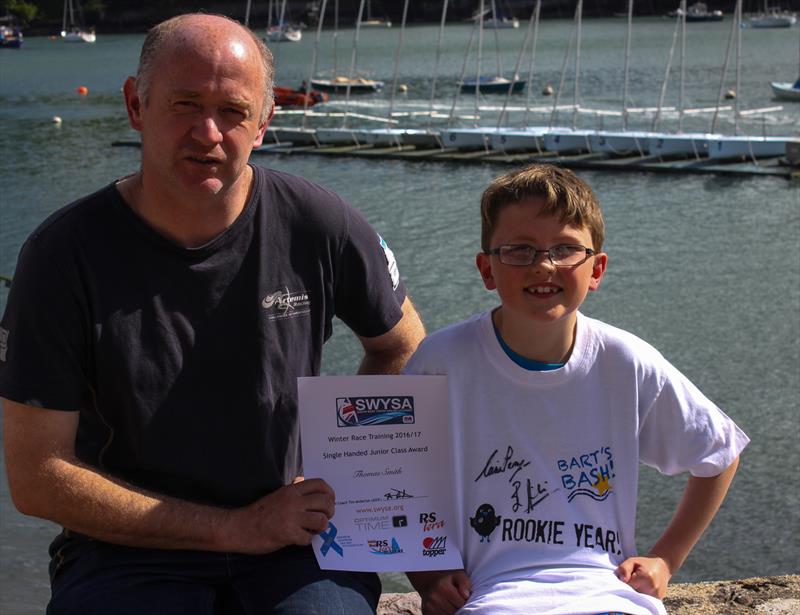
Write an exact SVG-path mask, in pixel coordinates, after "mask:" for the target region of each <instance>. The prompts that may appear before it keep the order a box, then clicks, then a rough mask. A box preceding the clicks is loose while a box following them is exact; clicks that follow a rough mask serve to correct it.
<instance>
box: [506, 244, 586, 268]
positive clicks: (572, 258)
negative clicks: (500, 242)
mask: <svg viewBox="0 0 800 615" xmlns="http://www.w3.org/2000/svg"><path fill="white" fill-rule="evenodd" d="M538 254H547V256H548V257H549V258H550V261H551V262H552V263H553V264H554V265H558V266H571V265H579V264H581V263H582V262H583V261H585V260H586V248H584V247H583V246H572V245H562V246H553V247H552V248H549V249H546V250H538V249H536V248H534V247H533V246H527V245H516V246H500V251H499V256H500V262H502V263H505V264H506V265H520V266H523V265H530V264H531V263H533V262H534V261H535V260H536V256H537V255H538Z"/></svg>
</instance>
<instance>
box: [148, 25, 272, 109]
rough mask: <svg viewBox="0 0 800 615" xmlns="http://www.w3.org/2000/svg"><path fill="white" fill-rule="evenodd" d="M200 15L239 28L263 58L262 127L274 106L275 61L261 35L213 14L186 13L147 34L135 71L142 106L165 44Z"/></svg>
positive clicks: (156, 26)
mask: <svg viewBox="0 0 800 615" xmlns="http://www.w3.org/2000/svg"><path fill="white" fill-rule="evenodd" d="M197 15H210V16H213V17H220V18H222V19H226V20H227V21H229V22H231V23H234V24H236V25H237V26H239V27H240V28H242V30H244V31H245V32H247V34H248V35H249V36H250V38H251V39H252V41H253V43H254V44H255V46H256V48H257V49H258V52H259V54H260V55H261V63H262V66H263V68H264V108H263V109H262V110H261V115H260V118H259V120H260V121H259V123H260V124H263V123H264V122H265V121H266V120H267V118H268V117H269V112H270V110H271V109H272V104H273V92H272V86H273V79H274V76H275V66H274V64H273V61H272V52H271V51H270V50H269V49H268V48H267V46H266V45H265V44H264V41H262V40H261V39H260V38H259V37H258V35H257V34H256V33H255V32H253V31H252V30H251V29H250V28H247V27H245V26H244V25H242V24H241V23H239V22H238V21H236V20H235V19H231V18H230V17H228V16H226V15H218V14H214V13H186V14H184V15H177V16H175V17H172V18H170V19H167V20H165V21H162V22H161V23H159V24H156V25H155V26H153V27H152V28H150V30H149V31H148V32H147V36H146V37H145V39H144V43H143V44H142V52H141V54H140V55H139V67H138V69H137V70H136V91H137V92H138V94H139V97H140V98H141V99H142V101H143V102H145V103H147V94H148V91H149V89H150V82H151V80H152V78H153V69H154V67H155V63H156V59H157V58H158V54H159V53H160V52H161V49H162V47H163V46H164V43H166V42H167V41H169V40H170V38H171V37H172V36H173V35H174V34H175V32H176V30H178V28H180V27H181V26H182V25H183V23H184V22H185V21H187V20H188V19H190V18H192V17H195V16H197Z"/></svg>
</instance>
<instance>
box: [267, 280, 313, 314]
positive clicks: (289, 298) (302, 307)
mask: <svg viewBox="0 0 800 615" xmlns="http://www.w3.org/2000/svg"><path fill="white" fill-rule="evenodd" d="M261 307H263V308H264V309H265V310H267V311H269V317H268V318H269V319H270V320H282V319H284V318H295V317H297V316H302V315H304V314H309V313H310V312H311V299H309V297H308V291H305V290H301V291H290V290H289V288H288V287H286V286H285V287H284V288H283V289H281V290H276V291H275V292H274V293H270V294H268V295H267V296H266V297H264V298H263V299H262V300H261Z"/></svg>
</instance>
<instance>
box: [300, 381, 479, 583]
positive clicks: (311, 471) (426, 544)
mask: <svg viewBox="0 0 800 615" xmlns="http://www.w3.org/2000/svg"><path fill="white" fill-rule="evenodd" d="M298 394H299V408H300V434H301V442H302V449H303V473H304V475H305V477H306V478H322V479H324V480H325V481H326V482H327V483H328V484H329V485H330V486H331V487H333V489H334V491H335V492H336V512H335V514H334V517H333V518H332V519H331V520H330V523H329V525H328V528H327V530H326V531H324V532H322V533H321V534H320V535H318V536H315V537H314V538H313V540H312V546H313V548H314V554H315V555H316V557H317V561H318V562H319V565H320V568H323V569H328V570H351V571H374V572H403V571H414V570H447V569H453V568H463V564H462V561H461V555H460V553H459V551H458V549H457V546H456V543H455V538H454V532H455V528H456V523H455V521H456V519H455V510H454V506H453V500H454V498H453V495H452V488H453V482H454V481H453V479H452V471H453V462H452V438H451V434H450V420H449V413H450V411H449V404H448V395H447V378H446V377H445V376H330V377H328V376H323V377H314V378H298ZM451 532H452V533H451Z"/></svg>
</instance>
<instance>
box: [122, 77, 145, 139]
mask: <svg viewBox="0 0 800 615" xmlns="http://www.w3.org/2000/svg"><path fill="white" fill-rule="evenodd" d="M122 93H123V94H124V95H125V109H126V111H127V112H128V122H129V123H130V125H131V128H133V129H134V130H138V131H140V132H141V130H142V107H143V106H144V102H143V101H142V99H141V97H140V96H139V92H138V91H137V89H136V79H135V78H134V77H128V78H127V79H126V80H125V85H123V86H122Z"/></svg>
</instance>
